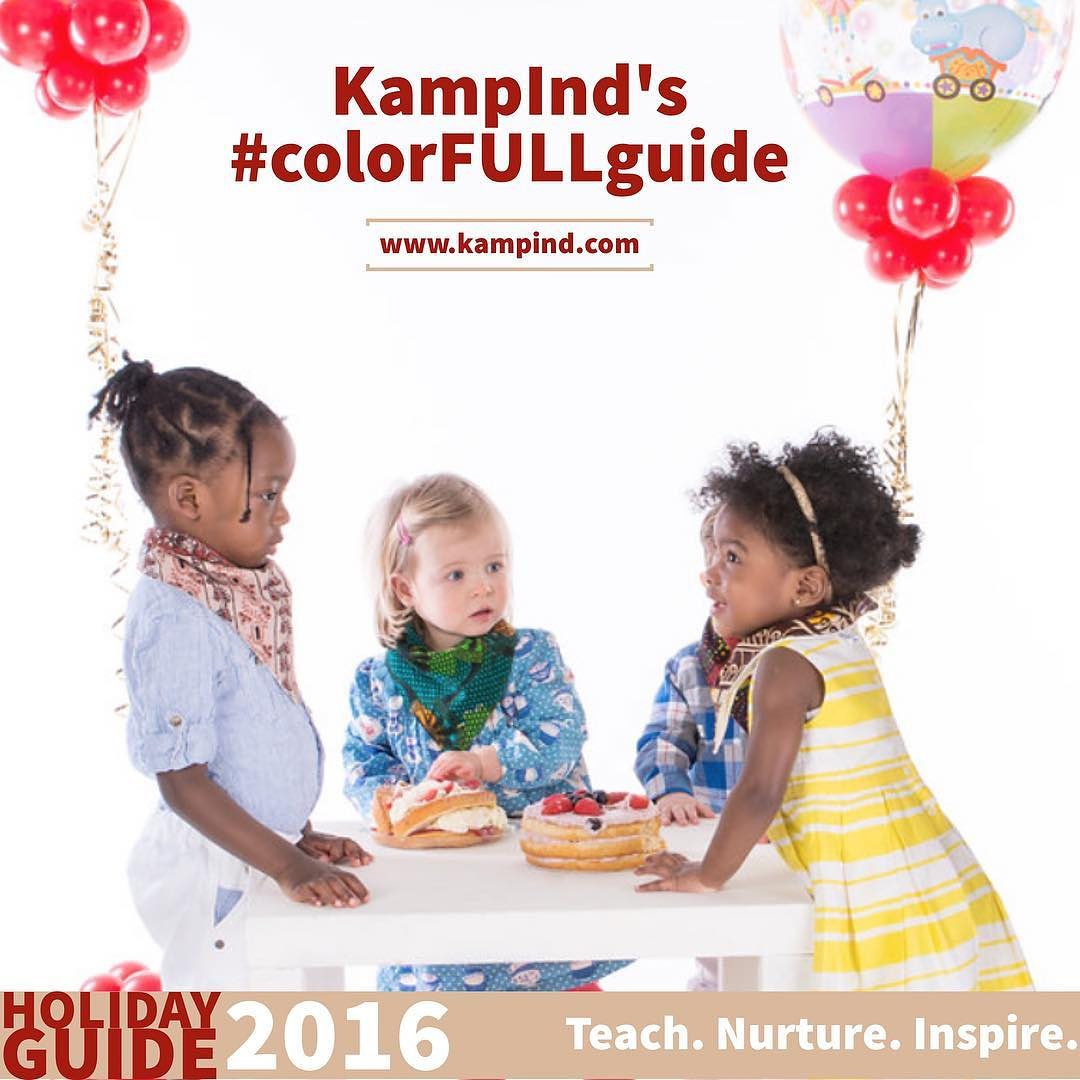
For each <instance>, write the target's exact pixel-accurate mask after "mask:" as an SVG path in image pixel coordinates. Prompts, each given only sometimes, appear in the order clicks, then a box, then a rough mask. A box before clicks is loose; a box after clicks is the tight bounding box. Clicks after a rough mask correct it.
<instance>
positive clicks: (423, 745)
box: [344, 630, 628, 992]
mask: <svg viewBox="0 0 1080 1080" xmlns="http://www.w3.org/2000/svg"><path fill="white" fill-rule="evenodd" d="M349 702H350V705H351V708H352V714H353V719H352V722H351V723H350V724H349V727H348V731H347V732H346V736H345V751H344V761H345V794H346V795H347V796H348V797H349V799H350V800H351V801H352V803H353V805H354V806H355V807H356V808H357V810H358V811H359V812H360V816H361V817H362V818H363V819H364V820H365V821H366V822H367V823H368V824H369V825H370V824H371V803H372V799H373V797H374V794H375V792H376V791H377V790H378V788H380V787H382V786H384V785H386V784H393V783H396V782H397V781H399V780H402V781H406V782H408V783H418V782H419V781H420V780H423V779H424V777H425V776H426V775H427V772H428V769H430V768H431V765H432V763H433V762H434V761H435V759H436V758H437V757H438V756H439V754H440V753H442V750H441V749H440V747H439V745H438V743H436V742H435V740H434V739H432V737H431V736H430V735H429V734H428V733H427V731H426V730H425V729H424V727H423V725H422V724H421V723H420V721H419V720H417V719H416V717H415V716H413V714H412V713H411V712H410V711H409V707H408V704H407V703H406V700H405V695H404V692H403V691H402V690H401V688H400V687H399V686H398V685H397V683H396V682H395V681H394V677H393V676H392V675H391V674H390V671H389V669H388V668H387V666H386V661H385V659H384V658H383V657H373V658H371V659H369V660H365V661H364V662H363V663H362V664H361V665H360V667H359V668H358V669H357V672H356V677H355V678H354V679H353V685H352V689H351V692H350V695H349ZM585 736H586V731H585V714H584V712H583V710H582V707H581V702H580V700H579V699H578V696H577V692H576V691H575V690H574V683H573V675H572V674H571V673H570V671H569V670H568V669H567V667H566V664H565V663H564V662H563V658H562V656H561V654H560V653H559V647H558V645H557V644H556V643H555V638H554V637H552V635H551V634H549V633H547V632H546V631H544V630H518V631H517V649H516V652H515V655H514V661H513V665H512V667H511V669H510V678H509V681H508V682H507V686H506V692H505V694H504V696H503V699H502V701H501V702H500V703H499V704H498V705H497V706H496V707H495V709H494V710H492V713H491V716H490V717H489V718H488V721H487V723H486V724H485V725H484V727H483V728H482V729H481V731H480V733H479V734H478V735H477V737H476V739H475V741H474V742H473V748H477V747H481V746H492V745H494V746H497V747H498V750H499V760H500V762H501V763H502V766H503V769H504V772H503V776H502V779H501V780H499V781H498V782H497V783H494V784H492V785H491V788H492V790H493V791H494V792H495V797H496V799H497V800H498V803H499V805H500V806H501V807H502V808H503V810H505V811H506V813H507V814H508V815H509V816H511V817H514V816H518V817H520V816H521V813H522V811H523V810H524V809H525V807H526V806H528V805H529V804H530V803H533V802H536V801H537V800H538V799H542V798H544V797H545V796H546V795H552V794H554V793H556V792H572V791H574V790H576V789H577V788H582V787H585V788H587V787H588V786H589V777H588V773H587V772H586V769H585V762H584V760H583V759H582V756H581V750H582V747H583V746H584V744H585ZM402 959H403V960H408V957H402ZM482 960H483V957H479V958H478V961H481V962H477V963H475V964H468V965H455V964H430V965H419V964H410V963H402V964H395V965H392V966H389V967H383V968H380V969H379V977H378V988H379V989H380V990H424V991H428V992H434V991H440V990H441V991H449V990H569V989H572V988H573V987H575V986H581V985H583V984H585V983H589V982H592V981H594V980H596V979H599V978H602V977H603V976H605V975H609V974H611V972H613V971H618V970H619V968H622V967H625V966H626V964H627V963H628V961H625V960H608V961H594V960H576V961H566V962H562V963H539V962H533V961H530V960H522V961H521V962H520V963H516V964H492V963H483V962H482Z"/></svg>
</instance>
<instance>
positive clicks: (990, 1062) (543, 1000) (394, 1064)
mask: <svg viewBox="0 0 1080 1080" xmlns="http://www.w3.org/2000/svg"><path fill="white" fill-rule="evenodd" d="M0 1023H2V1027H3V1036H2V1037H3V1051H2V1055H0V1076H3V1077H19V1078H20V1080H38V1078H45V1077H79V1078H81V1080H99V1078H101V1080H125V1078H127V1077H140V1078H142V1080H158V1078H161V1080H166V1078H172V1077H189V1078H191V1080H201V1078H203V1077H207V1078H209V1077H215V1076H216V1077H234V1078H237V1080H239V1078H256V1077H297V1076H311V1077H336V1078H341V1077H352V1076H357V1077H363V1076H376V1077H399V1078H400V1077H421V1076H430V1077H518V1078H523V1080H531V1078H543V1077H596V1078H603V1077H628V1076H633V1077H638V1078H641V1080H649V1078H654V1077H657V1078H663V1077H683V1078H689V1080H696V1078H708V1080H719V1078H725V1077H743V1078H765V1077H773V1078H776V1080H786V1078H789V1077H790V1078H800V1077H801V1078H810V1080H813V1078H819V1077H820V1078H825V1077H833V1078H836V1080H844V1078H847V1077H852V1078H855V1077H867V1076H873V1077H878V1078H881V1080H889V1078H897V1080H923V1078H935V1077H936V1078H940V1080H951V1078H954V1077H955V1078H963V1077H971V1076H979V1077H986V1078H996V1077H1001V1078H1007V1077H1017V1076H1023V1077H1031V1078H1033V1080H1042V1078H1047V1080H1050V1078H1070V1077H1077V1076H1080V1050H1078V1041H1080V993H1055V994H1019V993H1002V994H929V993H906V994H904V993H879V994H854V993H853V994H812V993H805V994H787V993H777V994H692V993H683V994H660V993H656V994H649V993H610V994H572V993H565V994H545V993H504V994H497V993H486V994H439V995H431V996H427V995H423V994H350V993H333V994H317V995H316V994H292V993H289V994H286V993H263V994H225V995H220V996H218V995H197V994H196V995H192V994H164V993H162V994H126V995H109V994H81V995H80V994H68V993H56V994H43V993H38V992H35V993H4V994H3V1010H2V1018H0Z"/></svg>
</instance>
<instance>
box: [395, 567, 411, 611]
mask: <svg viewBox="0 0 1080 1080" xmlns="http://www.w3.org/2000/svg"><path fill="white" fill-rule="evenodd" d="M390 588H391V589H393V590H394V595H395V596H396V597H397V598H398V603H400V604H401V605H402V607H407V608H411V607H412V606H413V591H412V586H411V585H410V584H409V579H408V578H407V577H406V576H405V575H404V574H391V575H390Z"/></svg>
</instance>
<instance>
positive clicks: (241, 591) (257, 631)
mask: <svg viewBox="0 0 1080 1080" xmlns="http://www.w3.org/2000/svg"><path fill="white" fill-rule="evenodd" d="M139 570H140V571H141V572H142V573H144V574H145V575H146V576H147V577H148V578H152V579H153V580H154V581H160V582H162V583H163V584H165V585H171V586H173V588H176V589H180V590H181V591H182V592H185V593H187V594H188V596H190V597H191V598H192V599H193V600H197V601H198V602H199V603H200V604H202V605H203V606H204V607H207V608H209V609H210V610H211V611H212V612H213V613H214V614H215V615H219V616H221V618H223V619H224V620H225V621H226V622H227V623H229V624H230V625H231V626H232V628H233V629H234V630H235V631H236V632H237V633H238V634H239V635H240V636H241V637H242V638H243V639H244V641H245V642H246V643H247V645H248V646H249V647H250V649H251V651H252V652H253V653H254V654H255V657H256V659H257V660H258V661H259V662H260V663H262V664H265V665H266V666H267V667H268V668H269V669H270V670H271V672H273V675H274V678H275V679H277V681H278V682H279V683H280V684H281V688H282V689H283V690H284V691H285V693H287V694H288V695H289V697H291V698H292V699H293V701H295V702H296V703H297V704H298V705H300V704H303V701H302V699H301V697H300V689H299V687H298V686H297V685H296V675H295V673H294V671H293V639H292V589H290V588H289V582H288V580H287V579H286V577H285V575H284V574H283V573H282V572H281V570H280V568H279V567H278V566H277V564H275V563H273V562H270V561H267V563H266V565H265V566H263V567H261V568H260V569H258V570H247V569H245V568H243V567H240V566H234V565H233V564H232V563H231V562H229V561H228V560H226V559H225V558H224V557H223V556H221V555H219V554H218V553H217V552H216V551H214V549H213V548H209V547H207V546H206V545H205V544H204V543H202V541H201V540H196V539H195V538H194V537H193V536H188V535H187V534H186V533H179V532H171V531H170V530H168V529H151V530H150V531H149V532H148V533H147V534H146V537H145V539H144V540H143V547H142V551H141V552H140V553H139Z"/></svg>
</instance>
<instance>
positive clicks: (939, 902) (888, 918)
mask: <svg viewBox="0 0 1080 1080" xmlns="http://www.w3.org/2000/svg"><path fill="white" fill-rule="evenodd" d="M769 648H788V649H793V650H795V651H796V652H798V653H800V654H801V655H802V656H804V657H805V658H806V659H807V660H808V661H810V663H811V664H813V665H814V667H815V668H817V670H818V671H819V672H820V673H821V676H822V679H823V680H824V682H825V697H824V701H823V703H822V705H821V708H820V709H818V710H817V711H816V712H814V713H812V714H811V716H810V718H809V719H808V720H807V723H806V726H805V729H804V734H803V742H802V746H801V748H800V750H799V754H798V757H797V759H796V762H795V767H794V769H793V770H792V773H791V779H790V780H789V781H788V786H787V790H786V792H785V794H784V802H783V805H782V806H781V807H780V812H779V813H778V814H777V816H776V819H775V821H774V822H773V824H772V826H771V828H770V829H769V839H770V840H771V841H772V842H773V843H774V844H775V845H776V848H777V850H778V851H779V852H780V854H781V855H782V856H783V857H784V860H785V861H786V862H787V863H788V865H789V866H791V867H792V868H793V869H795V870H796V871H798V872H799V873H800V874H802V875H803V876H804V877H805V879H806V882H807V886H808V888H809V890H810V892H811V894H812V896H813V898H814V976H815V982H816V984H817V987H818V988H819V989H822V990H905V989H911V990H1022V989H1030V988H1031V978H1030V976H1029V974H1028V970H1027V965H1026V964H1025V962H1024V957H1023V954H1022V953H1021V951H1020V946H1019V944H1018V942H1017V941H1016V938H1015V936H1014V935H1013V931H1012V927H1011V926H1010V925H1009V920H1008V917H1007V916H1006V914H1005V909H1004V908H1003V906H1002V904H1001V902H1000V900H998V897H997V894H996V893H995V892H994V889H993V886H992V885H991V884H990V882H989V880H988V879H987V877H986V875H985V874H984V873H983V872H982V869H981V868H980V867H979V864H978V863H977V862H976V861H975V858H974V856H973V855H972V854H971V852H970V851H969V850H968V848H967V845H966V844H965V843H964V841H963V840H962V839H961V837H960V836H959V834H958V833H957V832H956V830H955V829H954V828H953V826H952V824H951V822H950V821H949V819H948V818H947V817H946V816H945V815H944V814H943V813H942V812H941V810H940V809H939V808H938V805H937V803H936V802H935V800H934V797H933V795H932V794H931V793H930V791H929V790H928V789H927V787H926V785H925V784H924V783H923V782H922V780H921V779H920V777H919V774H918V773H917V772H916V771H915V767H914V766H913V765H912V763H911V761H910V760H909V758H908V755H907V751H906V750H905V748H904V743H903V740H902V739H901V738H900V732H899V731H898V730H897V727H896V722H895V721H894V720H893V717H892V712H891V710H890V707H889V700H888V698H887V697H886V695H885V689H884V687H883V686H882V684H881V676H880V675H879V673H878V669H877V665H876V664H875V663H874V659H873V657H872V656H871V654H870V650H869V648H868V647H867V645H866V643H865V642H864V640H863V637H862V634H861V633H860V632H859V630H858V629H857V628H856V627H851V628H849V629H845V630H841V631H839V632H832V633H827V634H822V635H820V636H807V637H791V638H784V639H782V640H780V641H778V642H776V643H775V644H774V645H772V646H769ZM765 651H767V650H763V652H762V653H761V654H759V656H758V657H757V658H756V661H757V660H760V657H761V655H764V652H765ZM756 661H755V663H754V664H751V665H749V666H748V668H747V670H746V671H745V672H744V673H743V677H744V678H745V677H746V676H747V675H749V673H750V671H751V669H752V668H753V667H756ZM740 681H742V680H740ZM749 722H750V723H751V725H752V724H753V688H752V687H751V698H750V713H749Z"/></svg>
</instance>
